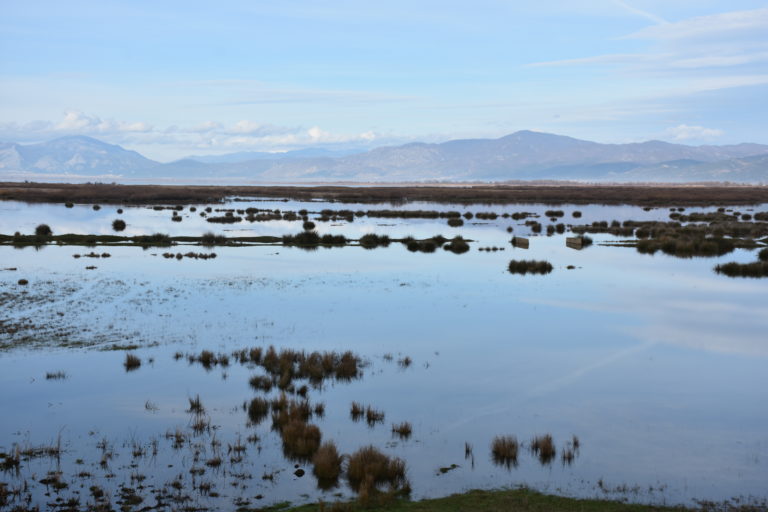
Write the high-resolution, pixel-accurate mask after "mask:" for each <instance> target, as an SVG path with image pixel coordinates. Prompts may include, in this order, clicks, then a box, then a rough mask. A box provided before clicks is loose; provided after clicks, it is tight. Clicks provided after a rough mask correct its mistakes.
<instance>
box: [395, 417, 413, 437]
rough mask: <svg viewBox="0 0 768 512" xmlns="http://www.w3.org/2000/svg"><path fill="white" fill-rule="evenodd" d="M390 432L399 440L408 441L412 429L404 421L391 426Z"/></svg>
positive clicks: (408, 423)
mask: <svg viewBox="0 0 768 512" xmlns="http://www.w3.org/2000/svg"><path fill="white" fill-rule="evenodd" d="M392 432H393V433H394V434H396V435H397V436H398V437H400V439H408V438H409V437H411V433H412V432H413V429H412V428H411V423H410V422H409V421H404V422H402V423H400V424H396V425H392Z"/></svg>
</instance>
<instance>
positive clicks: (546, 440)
mask: <svg viewBox="0 0 768 512" xmlns="http://www.w3.org/2000/svg"><path fill="white" fill-rule="evenodd" d="M531 452H532V453H533V454H534V455H536V456H537V457H538V458H539V462H541V463H542V464H549V463H550V462H552V460H553V459H554V458H555V455H556V453H557V450H556V449H555V443H554V441H553V440H552V436H551V435H550V434H544V435H540V436H536V437H534V438H533V439H532V440H531Z"/></svg>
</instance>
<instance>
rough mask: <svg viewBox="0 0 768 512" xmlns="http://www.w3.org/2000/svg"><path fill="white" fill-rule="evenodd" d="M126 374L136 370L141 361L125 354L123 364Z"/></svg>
mask: <svg viewBox="0 0 768 512" xmlns="http://www.w3.org/2000/svg"><path fill="white" fill-rule="evenodd" d="M123 366H125V371H126V372H131V371H134V370H137V369H138V368H139V367H140V366H141V359H139V358H138V357H137V356H135V355H133V354H125V362H123Z"/></svg>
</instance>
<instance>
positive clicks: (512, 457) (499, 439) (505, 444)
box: [465, 436, 520, 467]
mask: <svg viewBox="0 0 768 512" xmlns="http://www.w3.org/2000/svg"><path fill="white" fill-rule="evenodd" d="M519 448H520V443H519V442H518V440H517V438H516V437H515V436H496V437H495V438H493V441H492V442H491V455H492V456H493V462H495V463H496V464H498V465H500V466H506V467H511V466H517V452H518V451H519ZM465 451H466V449H465Z"/></svg>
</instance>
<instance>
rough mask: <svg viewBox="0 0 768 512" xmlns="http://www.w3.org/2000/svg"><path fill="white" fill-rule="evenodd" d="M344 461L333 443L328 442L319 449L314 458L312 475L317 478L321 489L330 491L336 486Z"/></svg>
mask: <svg viewBox="0 0 768 512" xmlns="http://www.w3.org/2000/svg"><path fill="white" fill-rule="evenodd" d="M342 460H343V458H342V456H341V455H339V451H338V449H337V448H336V444H335V443H334V442H333V441H327V442H325V443H323V444H322V446H320V448H318V449H317V451H316V452H315V455H314V457H312V465H313V468H312V473H314V475H315V476H316V477H317V482H318V485H319V486H320V488H321V489H328V488H330V487H334V486H335V485H336V483H337V482H338V480H339V475H340V474H341V462H342Z"/></svg>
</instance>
